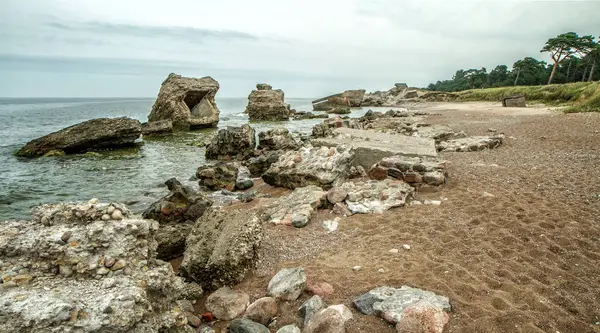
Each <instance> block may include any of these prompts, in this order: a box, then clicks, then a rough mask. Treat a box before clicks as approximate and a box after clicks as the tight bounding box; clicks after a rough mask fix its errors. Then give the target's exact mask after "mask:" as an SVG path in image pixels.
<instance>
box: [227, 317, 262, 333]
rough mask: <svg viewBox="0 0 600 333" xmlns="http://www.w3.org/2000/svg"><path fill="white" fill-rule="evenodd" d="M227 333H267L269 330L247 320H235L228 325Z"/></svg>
mask: <svg viewBox="0 0 600 333" xmlns="http://www.w3.org/2000/svg"><path fill="white" fill-rule="evenodd" d="M228 332H229V333H269V329H268V328H267V327H265V326H263V325H261V324H259V323H255V322H253V321H252V320H249V319H236V320H233V321H232V322H231V323H230V324H229V330H228Z"/></svg>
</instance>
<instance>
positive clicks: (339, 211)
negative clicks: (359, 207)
mask: <svg viewBox="0 0 600 333" xmlns="http://www.w3.org/2000/svg"><path fill="white" fill-rule="evenodd" d="M332 212H333V213H334V214H336V215H341V216H351V215H352V212H351V211H350V210H349V209H348V207H346V205H345V204H344V203H342V202H338V203H336V204H335V205H334V206H333V211H332Z"/></svg>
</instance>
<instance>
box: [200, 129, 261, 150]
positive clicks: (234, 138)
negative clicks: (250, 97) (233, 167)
mask: <svg viewBox="0 0 600 333" xmlns="http://www.w3.org/2000/svg"><path fill="white" fill-rule="evenodd" d="M255 147H256V137H255V132H254V129H253V128H252V127H250V125H248V124H244V125H242V126H240V127H227V128H224V129H220V130H219V132H217V135H216V136H215V137H213V139H212V140H211V142H210V144H209V145H208V146H206V154H205V155H206V158H207V159H225V158H238V159H244V158H245V157H247V156H251V155H252V154H253V151H254V148H255Z"/></svg>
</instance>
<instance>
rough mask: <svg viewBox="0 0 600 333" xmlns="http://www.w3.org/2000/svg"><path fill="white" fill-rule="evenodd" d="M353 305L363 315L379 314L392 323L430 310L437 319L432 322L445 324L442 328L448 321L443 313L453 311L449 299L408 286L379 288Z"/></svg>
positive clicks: (361, 297) (359, 298) (356, 300)
mask: <svg viewBox="0 0 600 333" xmlns="http://www.w3.org/2000/svg"><path fill="white" fill-rule="evenodd" d="M353 304H354V306H355V307H356V308H357V309H358V310H359V311H360V312H362V313H363V314H367V315H370V314H377V315H380V316H381V317H382V318H384V319H386V320H388V321H389V322H391V323H400V322H401V321H402V320H403V319H404V318H412V317H413V315H414V314H415V313H419V314H423V313H427V312H428V310H429V312H430V314H433V315H434V317H435V318H433V319H431V320H435V321H436V322H438V319H440V320H441V321H442V322H443V324H442V328H443V325H445V323H446V322H447V321H448V317H447V314H444V313H443V311H450V310H451V307H450V303H449V300H448V298H447V297H444V296H439V295H436V294H434V293H432V292H429V291H424V290H421V289H417V288H411V287H408V286H402V287H401V288H391V287H378V288H375V289H373V290H371V291H369V292H368V293H366V294H364V295H362V296H360V297H358V298H357V299H355V300H354V302H353ZM407 314H408V315H407ZM438 317H439V318H438ZM436 318H438V319H436ZM438 324H439V323H438ZM436 332H437V331H436ZM439 332H441V331H439Z"/></svg>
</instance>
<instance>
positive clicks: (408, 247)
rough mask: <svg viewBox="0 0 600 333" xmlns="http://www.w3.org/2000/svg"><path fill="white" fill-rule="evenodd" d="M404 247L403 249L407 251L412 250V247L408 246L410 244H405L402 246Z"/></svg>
mask: <svg viewBox="0 0 600 333" xmlns="http://www.w3.org/2000/svg"><path fill="white" fill-rule="evenodd" d="M402 247H403V248H404V249H405V250H410V245H408V244H404V245H402Z"/></svg>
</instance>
